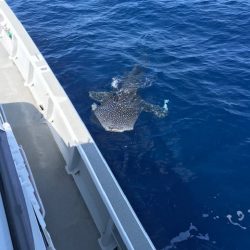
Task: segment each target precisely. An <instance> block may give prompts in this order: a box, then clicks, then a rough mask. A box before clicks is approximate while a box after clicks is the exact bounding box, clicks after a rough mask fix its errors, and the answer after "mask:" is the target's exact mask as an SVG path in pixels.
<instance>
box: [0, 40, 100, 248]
mask: <svg viewBox="0 0 250 250" xmlns="http://www.w3.org/2000/svg"><path fill="white" fill-rule="evenodd" d="M0 104H3V108H4V111H5V114H6V117H7V120H8V122H9V123H10V124H11V127H12V129H13V132H14V134H15V136H16V139H17V141H18V143H19V144H20V145H22V147H23V149H24V151H25V153H26V156H27V159H28V161H29V164H30V167H31V170H32V172H33V175H34V179H35V181H36V185H37V188H38V191H39V193H40V196H41V199H42V201H43V204H44V208H45V211H46V216H45V221H46V224H47V228H48V231H49V233H50V235H51V238H52V241H53V243H54V245H55V247H56V249H59V250H61V249H67V250H68V249H74V250H77V249H89V250H92V249H100V247H99V245H98V241H97V239H98V238H99V237H100V235H99V232H98V230H97V228H96V226H95V224H94V222H93V220H92V218H91V216H90V214H89V211H88V209H87V207H86V205H85V204H84V201H83V200H82V197H81V195H80V193H79V191H78V189H77V187H76V185H75V183H74V181H73V178H72V177H71V176H70V175H68V174H67V173H66V171H65V161H64V159H63V157H62V155H61V153H60V151H59V149H58V147H57V144H56V143H55V141H54V138H53V136H52V134H51V131H50V129H49V127H48V124H47V122H46V120H45V119H44V118H43V115H42V114H41V113H40V112H39V109H38V107H36V104H35V101H34V99H33V97H32V95H31V93H30V91H29V89H28V88H26V87H24V80H23V78H22V76H21V74H20V73H19V71H18V69H17V67H16V65H15V64H14V63H13V62H12V60H10V59H9V57H8V54H7V52H6V51H5V49H4V47H3V45H2V44H1V40H0Z"/></svg>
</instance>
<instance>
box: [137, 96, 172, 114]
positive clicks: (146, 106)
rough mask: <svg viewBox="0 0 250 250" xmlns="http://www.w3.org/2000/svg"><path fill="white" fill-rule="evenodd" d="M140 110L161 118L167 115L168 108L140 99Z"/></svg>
mask: <svg viewBox="0 0 250 250" xmlns="http://www.w3.org/2000/svg"><path fill="white" fill-rule="evenodd" d="M141 107H142V110H143V111H145V112H151V113H153V114H154V115H155V116H156V117H159V118H162V117H165V116H167V114H168V110H167V109H166V108H165V107H161V106H159V105H155V104H152V103H148V102H145V101H144V100H142V101H141Z"/></svg>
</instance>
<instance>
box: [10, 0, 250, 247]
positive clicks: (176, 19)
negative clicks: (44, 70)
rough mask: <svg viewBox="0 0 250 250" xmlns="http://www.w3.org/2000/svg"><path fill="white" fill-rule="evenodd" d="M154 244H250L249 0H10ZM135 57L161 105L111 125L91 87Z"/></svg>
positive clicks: (106, 83)
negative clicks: (160, 112) (127, 126)
mask: <svg viewBox="0 0 250 250" xmlns="http://www.w3.org/2000/svg"><path fill="white" fill-rule="evenodd" d="M8 3H9V4H10V6H11V7H12V8H13V10H14V11H15V13H16V15H17V16H18V18H19V19H20V21H21V22H22V23H23V24H24V26H25V28H26V29H27V31H28V32H29V34H30V35H31V37H32V38H33V40H34V41H35V43H36V45H37V46H38V47H39V49H40V50H41V52H42V53H43V55H44V56H45V58H46V59H47V61H48V63H49V65H50V66H51V68H52V70H53V71H54V73H55V74H56V76H57V78H58V79H59V81H60V82H61V84H62V86H63V88H64V89H65V91H66V93H67V94H68V95H69V97H70V99H71V100H72V102H73V104H74V106H75V107H76V109H77V111H78V112H79V114H80V116H81V117H82V120H83V121H84V122H85V123H86V125H87V127H88V129H89V130H90V132H91V134H92V136H93V138H94V139H95V141H96V143H97V145H98V146H99V148H100V150H101V151H102V153H103V155H104V157H105V158H106V160H107V162H108V163H109V165H110V168H111V170H112V171H113V173H114V175H115V176H116V178H117V179H118V181H119V183H120V185H121V187H122V189H123V190H124V192H125V194H126V195H127V197H128V199H129V201H130V203H131V204H132V206H133V208H134V210H135V211H136V213H137V215H138V217H139V219H140V220H141V222H142V224H143V226H144V227H145V229H146V231H147V232H148V234H149V236H150V237H151V239H152V241H153V242H154V244H155V246H156V247H157V249H160V250H162V249H164V250H166V249H180V250H198V249H199V250H200V249H204V250H205V249H223V250H248V249H250V112H249V109H250V2H249V1H247V0H239V1H236V0H229V1H226V0H214V1H208V0H185V1H184V0H175V1H169V0H134V1H128V0H125V1H117V0H106V1H104V0H99V1H98V0H91V1H89V0H85V1H83V0H74V1H66V0H54V1H50V0H40V1H37V0H30V1H24V0H9V1H8ZM135 64H139V65H142V66H143V68H144V80H145V82H146V84H145V85H143V87H142V88H141V89H140V90H139V94H140V96H141V97H142V98H143V99H144V100H146V101H148V102H151V103H154V104H158V105H163V101H164V99H169V104H168V106H169V114H168V116H167V117H166V118H163V119H158V118H156V117H154V116H153V115H152V114H150V113H142V114H141V115H140V117H139V119H138V120H137V122H136V124H135V128H134V130H133V131H130V132H124V133H112V132H106V131H105V130H104V129H103V128H102V127H101V126H100V124H98V122H97V120H96V118H95V117H94V115H93V112H92V110H91V104H92V103H93V100H91V99H90V98H89V96H88V92H89V91H110V90H111V82H112V78H119V77H121V76H123V75H124V74H126V72H128V71H130V70H131V69H132V68H133V66H134V65H135Z"/></svg>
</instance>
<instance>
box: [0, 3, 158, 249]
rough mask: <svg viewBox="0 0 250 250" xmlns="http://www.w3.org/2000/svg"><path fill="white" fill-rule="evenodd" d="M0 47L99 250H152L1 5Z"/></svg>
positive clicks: (47, 70) (37, 55)
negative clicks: (52, 145) (84, 209)
mask: <svg viewBox="0 0 250 250" xmlns="http://www.w3.org/2000/svg"><path fill="white" fill-rule="evenodd" d="M0 42H1V44H2V45H3V46H4V50H5V51H7V53H8V55H9V58H10V59H11V62H12V63H14V64H15V66H16V67H17V69H18V71H19V72H20V74H21V77H22V78H23V79H24V81H23V82H24V84H23V88H26V89H27V88H28V90H29V92H30V93H31V94H32V96H33V98H34V100H35V104H36V107H37V108H38V109H39V111H40V112H41V113H42V114H43V116H44V118H45V119H46V121H47V123H48V125H49V126H50V129H51V132H52V134H53V136H54V139H55V141H56V143H57V145H58V147H59V149H60V151H61V153H62V155H63V157H64V160H65V162H66V171H67V172H68V174H71V175H72V177H73V178H74V180H75V183H76V185H77V187H78V188H79V191H80V193H81V195H82V197H83V199H84V201H85V203H86V205H87V206H88V209H89V211H90V213H91V215H92V218H93V220H94V222H95V224H96V226H97V228H98V230H99V233H100V235H101V237H100V239H99V244H100V246H101V248H102V249H113V248H114V247H115V246H117V247H119V248H120V249H143V250H147V249H155V248H154V246H153V244H152V242H151V240H150V239H149V237H148V235H147V233H146V232H145V230H144V228H143V227H142V225H141V223H140V221H139V220H138V218H137V216H136V214H135V213H134V211H133V209H132V207H131V206H130V204H129V202H128V200H127V198H126V196H125V195H124V193H123V192H122V190H121V188H120V186H119V184H118V183H117V181H116V179H115V177H114V176H113V174H112V172H111V170H110V169H109V166H108V165H107V163H106V161H105V160H104V158H103V157H102V155H101V153H100V151H99V150H98V148H97V146H96V144H95V142H94V141H93V139H92V137H91V136H90V134H89V132H88V130H87V128H86V127H85V125H84V124H83V122H82V120H81V119H80V117H79V115H78V114H77V112H76V111H75V109H74V107H73V105H72V103H71V102H70V100H69V98H68V96H67V95H66V94H65V92H64V90H63V88H62V87H61V85H60V84H59V82H58V81H57V79H56V77H55V76H54V74H53V72H52V71H51V69H50V67H49V66H48V64H47V63H46V61H45V60H44V58H43V56H42V55H41V53H40V52H39V50H38V49H37V47H36V46H35V44H34V43H33V41H32V39H31V38H30V37H29V35H28V34H27V32H26V31H25V30H24V28H23V26H22V25H21V23H20V22H19V21H18V19H17V18H16V17H15V15H14V14H13V12H12V11H11V10H10V8H9V7H8V5H7V4H6V3H5V1H3V0H0ZM0 61H1V58H0ZM13 86H14V83H13ZM3 99H4V98H3ZM8 101H9V99H8V98H7V99H6V102H8Z"/></svg>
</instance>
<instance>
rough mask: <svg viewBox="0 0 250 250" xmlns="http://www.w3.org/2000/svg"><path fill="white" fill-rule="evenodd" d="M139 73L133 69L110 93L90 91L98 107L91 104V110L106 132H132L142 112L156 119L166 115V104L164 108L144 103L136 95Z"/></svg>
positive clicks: (136, 69)
mask: <svg viewBox="0 0 250 250" xmlns="http://www.w3.org/2000/svg"><path fill="white" fill-rule="evenodd" d="M139 74H141V72H140V71H139V70H138V68H135V67H134V68H133V70H132V71H131V72H130V73H129V75H128V77H126V79H125V80H124V82H123V84H122V86H121V88H117V89H115V90H112V91H110V92H95V91H90V92H89V96H90V97H91V98H92V99H94V100H95V101H97V102H98V103H99V105H97V104H95V103H94V104H93V105H92V110H93V111H94V114H95V116H96V117H97V119H98V120H99V122H100V124H101V125H102V126H103V128H104V129H105V130H107V131H112V132H123V131H129V130H133V128H134V125H135V122H136V121H137V118H138V117H139V115H140V113H141V112H142V111H145V112H152V113H153V114H154V115H156V116H157V117H160V118H161V117H165V116H166V115H167V106H166V104H167V102H165V105H164V107H160V106H158V105H154V104H151V103H147V102H145V101H144V100H143V99H142V98H141V97H140V96H139V95H138V94H137V90H138V86H136V84H135V83H136V81H135V78H137V77H138V75H139Z"/></svg>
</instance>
